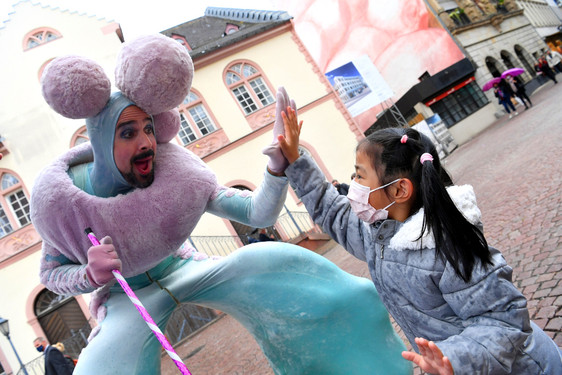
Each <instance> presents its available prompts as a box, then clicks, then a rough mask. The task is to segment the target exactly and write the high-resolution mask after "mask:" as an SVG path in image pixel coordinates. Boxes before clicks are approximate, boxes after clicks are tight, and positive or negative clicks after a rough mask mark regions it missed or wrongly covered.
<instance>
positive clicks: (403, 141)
mask: <svg viewBox="0 0 562 375" xmlns="http://www.w3.org/2000/svg"><path fill="white" fill-rule="evenodd" d="M407 140H408V136H407V135H406V134H404V135H403V136H402V138H400V143H406V141H407Z"/></svg>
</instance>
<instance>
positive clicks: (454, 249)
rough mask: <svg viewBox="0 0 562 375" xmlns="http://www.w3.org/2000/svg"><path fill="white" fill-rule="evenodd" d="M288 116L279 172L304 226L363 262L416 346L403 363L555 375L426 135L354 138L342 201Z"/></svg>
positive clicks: (549, 344)
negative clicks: (303, 211) (309, 223)
mask: <svg viewBox="0 0 562 375" xmlns="http://www.w3.org/2000/svg"><path fill="white" fill-rule="evenodd" d="M286 113H287V114H286V115H285V116H284V120H285V133H286V134H285V136H284V137H283V136H279V142H280V145H281V148H282V150H283V153H284V155H285V157H286V158H287V160H288V161H289V163H290V166H289V167H288V168H287V169H286V171H285V174H286V175H287V177H288V178H289V180H290V182H291V185H292V186H293V188H294V189H295V191H296V193H297V195H298V196H299V197H300V199H301V200H302V202H303V203H304V204H305V206H306V208H307V210H308V212H309V213H310V215H311V216H312V217H313V219H314V221H315V222H316V223H318V224H320V225H322V227H323V229H324V230H325V231H326V232H327V233H329V234H330V235H331V236H332V238H334V239H335V240H336V241H337V242H338V243H339V244H341V245H342V246H343V247H345V249H346V250H347V251H348V252H350V253H351V254H352V255H354V256H355V257H357V258H359V259H361V260H364V261H365V262H367V264H368V266H369V270H370V273H371V277H372V279H373V282H374V284H375V286H376V288H377V291H378V292H379V295H380V297H381V299H382V301H383V302H384V304H385V306H386V308H387V309H388V311H389V312H390V314H391V315H392V316H393V318H394V319H395V321H396V323H398V325H400V327H401V328H402V330H403V331H404V334H405V335H406V337H407V338H408V340H409V341H410V343H411V345H412V347H413V348H414V350H415V351H416V352H417V353H415V352H404V353H402V356H403V357H404V358H405V359H407V360H410V361H412V362H414V363H415V364H417V365H418V366H419V367H420V368H421V369H422V370H423V371H425V372H429V373H434V374H456V375H459V374H562V361H561V355H560V351H559V349H558V347H557V346H556V345H555V343H554V342H553V341H552V340H551V339H550V337H548V336H547V335H546V334H545V333H544V332H543V331H542V330H541V329H540V328H539V327H538V326H537V325H535V324H534V323H532V322H530V320H529V313H528V310H527V308H526V306H527V301H526V300H525V297H523V295H522V294H521V293H520V292H519V291H518V290H517V289H516V288H515V286H514V285H513V284H512V282H511V273H512V270H511V268H510V267H509V266H508V265H507V264H506V262H505V259H504V258H503V256H502V255H501V253H500V252H499V251H498V250H496V249H495V248H493V247H489V246H488V244H487V243H486V239H485V238H484V236H483V234H482V223H481V216H480V210H479V209H478V207H477V206H476V199H475V196H474V191H473V189H472V187H471V186H469V185H464V186H454V185H453V184H452V181H451V179H450V177H449V176H448V174H447V172H446V171H445V170H444V169H443V168H442V167H441V163H440V162H439V158H438V154H437V152H436V149H435V146H434V145H433V144H432V142H431V141H430V140H429V139H428V138H427V137H425V136H424V135H422V134H420V133H418V132H417V131H415V130H413V129H404V128H389V129H383V130H379V131H376V132H374V133H372V134H371V135H369V136H368V137H367V138H365V139H363V140H362V141H361V142H359V144H358V146H357V149H356V165H355V170H356V173H357V175H356V177H355V179H354V180H353V181H352V183H351V186H350V189H349V194H348V195H347V197H345V196H340V195H339V194H338V192H337V191H336V190H335V189H333V188H332V187H331V186H330V183H329V182H328V181H326V177H325V176H324V175H323V174H322V172H321V171H320V169H319V168H318V167H317V166H316V164H315V163H314V162H313V161H312V160H311V159H310V158H309V157H307V156H306V155H300V154H299V150H298V142H299V135H300V129H301V127H302V122H301V123H300V124H299V123H298V122H297V117H296V114H295V112H294V111H293V110H292V109H291V108H287V112H286ZM428 340H430V341H428Z"/></svg>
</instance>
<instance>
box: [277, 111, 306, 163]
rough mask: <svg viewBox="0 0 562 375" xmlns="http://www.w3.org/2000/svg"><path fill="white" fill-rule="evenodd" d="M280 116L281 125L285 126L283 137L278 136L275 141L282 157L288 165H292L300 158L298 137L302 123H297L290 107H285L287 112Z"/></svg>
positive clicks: (295, 114)
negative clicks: (281, 117) (283, 156)
mask: <svg viewBox="0 0 562 375" xmlns="http://www.w3.org/2000/svg"><path fill="white" fill-rule="evenodd" d="M281 116H283V124H284V125H285V135H279V136H278V138H277V140H278V141H279V146H281V151H283V155H285V158H287V161H288V162H289V164H292V163H293V162H294V161H295V160H297V159H298V158H299V156H300V154H299V137H300V134H301V128H302V121H301V122H300V123H299V122H298V120H297V113H296V112H295V110H294V109H293V108H291V107H287V111H284V112H282V113H281Z"/></svg>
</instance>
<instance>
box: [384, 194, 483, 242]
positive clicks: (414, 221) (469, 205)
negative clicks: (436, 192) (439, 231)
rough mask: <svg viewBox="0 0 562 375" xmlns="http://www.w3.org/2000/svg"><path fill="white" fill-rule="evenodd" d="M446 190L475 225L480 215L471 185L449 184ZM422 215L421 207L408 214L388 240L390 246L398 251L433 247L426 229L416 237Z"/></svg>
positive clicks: (430, 236) (419, 230) (420, 226)
mask: <svg viewBox="0 0 562 375" xmlns="http://www.w3.org/2000/svg"><path fill="white" fill-rule="evenodd" d="M447 192H448V193H449V196H450V197H451V199H452V200H453V202H454V203H455V205H456V206H457V208H458V209H459V211H460V212H461V213H462V214H463V215H464V217H465V218H466V219H467V220H468V221H469V222H470V223H472V224H474V225H477V224H479V223H480V222H481V219H482V215H481V213H480V209H479V208H478V206H477V205H476V196H475V194H474V189H473V188H472V186H470V185H461V186H450V187H448V188H447ZM423 217H424V209H423V208H421V209H420V210H419V211H418V212H416V213H415V214H414V215H412V216H410V218H408V220H406V221H405V222H404V224H403V225H402V226H401V227H400V229H399V230H398V231H397V232H396V234H395V235H394V236H393V237H392V239H391V240H390V247H392V248H393V249H394V250H398V251H401V250H421V249H433V248H435V239H434V238H433V233H428V232H427V231H426V233H424V235H423V236H422V238H420V239H419V240H418V239H417V238H418V237H419V235H420V233H421V229H422V226H423Z"/></svg>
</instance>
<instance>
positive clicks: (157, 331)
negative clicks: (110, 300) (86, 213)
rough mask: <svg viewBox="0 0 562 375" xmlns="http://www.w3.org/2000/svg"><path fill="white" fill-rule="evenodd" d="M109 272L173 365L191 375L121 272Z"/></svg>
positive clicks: (95, 242)
mask: <svg viewBox="0 0 562 375" xmlns="http://www.w3.org/2000/svg"><path fill="white" fill-rule="evenodd" d="M85 232H86V234H87V235H88V238H89V239H90V242H91V243H92V244H93V245H94V246H98V245H99V244H100V243H99V241H98V239H97V238H96V236H95V235H94V232H92V229H91V228H90V227H88V228H86V230H85ZM111 272H112V273H113V276H115V278H116V279H117V282H118V283H119V285H121V288H123V290H124V291H125V294H126V295H127V297H129V299H130V300H131V302H132V303H133V305H135V307H136V308H137V310H138V311H139V313H140V314H141V316H142V318H143V319H144V321H145V322H146V324H147V325H148V327H149V328H150V329H151V330H152V333H154V335H155V336H156V338H157V339H158V341H160V344H161V345H162V347H163V348H164V350H166V353H168V355H169V356H170V358H172V361H174V363H175V364H176V366H177V367H178V369H179V370H180V372H181V373H182V375H192V374H191V372H189V370H188V369H187V366H186V365H185V364H184V363H183V362H182V360H181V358H180V357H179V355H178V354H177V353H176V351H175V350H174V348H173V347H172V345H171V344H170V342H169V341H168V339H167V338H166V336H164V334H163V333H162V331H161V330H160V328H158V326H157V325H156V323H154V320H153V319H152V317H151V316H150V314H149V313H148V311H146V309H145V308H144V306H143V304H142V303H141V301H140V300H139V299H138V298H137V296H136V295H135V292H133V290H132V289H131V287H130V286H129V284H128V283H127V281H126V280H125V278H124V277H123V275H121V272H119V271H118V270H113V271H111Z"/></svg>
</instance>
